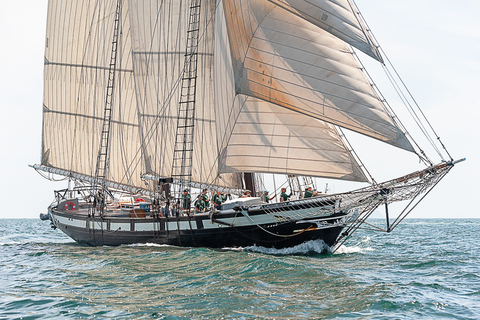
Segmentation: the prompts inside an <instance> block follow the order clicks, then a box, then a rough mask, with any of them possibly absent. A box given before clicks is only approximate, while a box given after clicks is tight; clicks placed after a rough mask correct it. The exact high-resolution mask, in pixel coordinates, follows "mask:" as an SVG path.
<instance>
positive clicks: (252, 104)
mask: <svg viewBox="0 0 480 320" xmlns="http://www.w3.org/2000/svg"><path fill="white" fill-rule="evenodd" d="M237 104H238V105H237ZM237 108H239V109H240V110H241V111H240V112H239V113H238V116H237V117H236V120H235V125H234V126H233V131H232V132H231V133H230V135H229V138H228V144H227V145H226V146H225V148H224V149H223V153H222V154H221V157H220V162H221V163H222V164H223V166H222V167H221V171H222V172H236V171H246V172H269V173H279V174H297V175H307V176H316V177H324V178H333V179H338V180H348V181H361V182H366V181H368V179H367V178H366V177H365V175H364V174H363V172H362V170H361V169H360V168H359V166H358V164H357V162H356V161H355V160H354V158H353V157H352V155H351V154H350V152H349V151H348V150H347V149H346V148H345V145H344V144H343V142H342V140H341V138H340V136H339V134H338V132H337V130H336V129H335V127H334V126H332V125H330V124H328V123H325V122H324V121H321V120H317V119H314V118H309V117H304V116H303V115H301V114H298V113H295V112H293V111H291V110H288V109H285V108H282V107H279V106H277V105H275V104H273V103H269V102H265V101H263V100H259V99H256V98H252V97H248V96H245V95H238V96H237V97H236V99H235V106H234V109H237ZM232 121H233V120H232ZM225 136H227V135H226V134H225V135H224V137H225Z"/></svg>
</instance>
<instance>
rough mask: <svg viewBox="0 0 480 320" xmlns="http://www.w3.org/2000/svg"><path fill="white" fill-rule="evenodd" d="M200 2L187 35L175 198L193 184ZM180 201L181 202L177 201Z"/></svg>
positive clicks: (196, 0)
mask: <svg viewBox="0 0 480 320" xmlns="http://www.w3.org/2000/svg"><path fill="white" fill-rule="evenodd" d="M200 4H201V0H192V1H191V3H190V13H189V21H188V31H187V47H186V51H185V62H184V67H183V77H182V82H181V89H180V90H181V92H180V102H179V106H178V114H177V117H178V118H177V132H176V136H175V149H174V153H173V168H172V177H173V179H174V180H176V181H180V184H179V185H178V190H176V191H177V192H176V197H178V198H180V197H181V193H182V192H181V191H182V190H183V189H184V188H185V187H186V186H188V185H190V182H191V181H192V164H193V163H192V162H193V139H194V128H195V100H196V90H197V61H198V38H199V33H200ZM177 200H178V201H179V199H177Z"/></svg>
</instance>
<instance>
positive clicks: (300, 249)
mask: <svg viewBox="0 0 480 320" xmlns="http://www.w3.org/2000/svg"><path fill="white" fill-rule="evenodd" d="M244 250H245V251H251V252H258V253H264V254H271V255H292V254H309V253H324V252H325V251H329V250H330V248H329V247H328V246H327V245H326V244H325V242H323V240H310V241H307V242H304V243H301V244H299V245H296V246H294V247H289V248H283V249H275V248H265V247H261V246H256V245H254V246H250V247H245V248H244Z"/></svg>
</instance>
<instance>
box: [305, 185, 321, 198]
mask: <svg viewBox="0 0 480 320" xmlns="http://www.w3.org/2000/svg"><path fill="white" fill-rule="evenodd" d="M317 194H318V192H317V191H312V187H308V188H307V190H305V194H304V195H303V197H304V198H305V199H307V198H311V197H313V196H316V195H317Z"/></svg>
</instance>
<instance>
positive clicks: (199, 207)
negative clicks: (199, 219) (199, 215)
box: [195, 194, 206, 212]
mask: <svg viewBox="0 0 480 320" xmlns="http://www.w3.org/2000/svg"><path fill="white" fill-rule="evenodd" d="M205 208H206V203H205V201H204V200H203V195H201V194H199V195H198V197H197V200H195V211H196V212H205Z"/></svg>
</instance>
